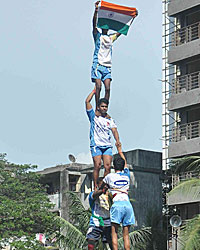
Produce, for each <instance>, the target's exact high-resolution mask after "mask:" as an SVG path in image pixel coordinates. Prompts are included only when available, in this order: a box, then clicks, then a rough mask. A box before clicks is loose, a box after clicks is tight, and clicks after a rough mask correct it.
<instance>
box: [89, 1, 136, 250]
mask: <svg viewBox="0 0 200 250" xmlns="http://www.w3.org/2000/svg"><path fill="white" fill-rule="evenodd" d="M99 5H100V1H97V2H96V3H95V12H94V16H93V38H94V43H95V50H94V55H93V64H92V71H91V79H92V82H94V83H95V87H94V89H93V90H92V92H91V93H90V94H89V95H88V97H87V98H86V100H85V104H86V112H87V115H88V118H89V121H90V150H91V154H92V158H93V163H94V170H93V180H94V191H92V192H91V193H90V195H89V203H90V206H91V209H92V216H91V218H90V226H89V229H88V232H87V236H86V237H87V240H88V250H93V249H94V248H95V244H96V243H97V242H98V241H99V239H100V238H101V239H102V241H103V243H105V244H109V247H110V249H113V250H117V249H118V236H117V233H118V227H119V225H120V224H122V226H123V239H124V248H125V249H126V250H130V240H129V229H130V226H131V225H133V224H134V223H135V216H134V212H133V207H132V205H131V203H130V201H129V197H128V190H129V185H130V172H129V169H128V167H127V163H126V159H125V156H124V154H123V152H122V145H121V142H120V139H119V133H118V130H117V126H116V124H115V122H114V120H113V119H112V118H111V117H110V116H109V115H108V114H107V111H108V105H109V98H110V85H111V81H112V77H111V57H112V45H113V43H114V42H115V41H116V40H117V39H118V38H119V36H120V35H121V34H122V33H123V32H124V29H126V28H127V26H126V27H122V28H121V30H119V31H118V32H116V33H114V34H111V35H109V34H108V30H109V27H110V26H109V25H107V23H109V20H105V19H104V18H105V15H106V14H108V17H109V15H110V17H113V15H115V14H116V16H117V17H118V16H119V18H121V19H123V20H125V19H126V20H127V18H129V19H131V21H130V24H131V23H132V21H133V19H134V18H135V17H136V16H137V10H136V9H135V8H130V7H125V6H120V5H116V4H111V3H107V2H105V1H101V5H100V6H99ZM113 10H115V11H116V12H114V13H113ZM106 12H108V13H106ZM127 13H128V15H129V17H126V16H123V14H127ZM98 15H99V16H98ZM102 17H103V18H102ZM97 19H98V25H97ZM129 19H128V20H129ZM102 20H104V21H102ZM112 22H113V20H112ZM97 26H98V27H99V26H100V27H101V30H100V29H99V28H97ZM125 32H127V31H125ZM123 34H126V33H123ZM102 82H103V84H104V86H105V97H104V98H100V92H101V85H102ZM94 96H95V102H96V108H95V110H94V109H93V107H92V105H91V100H92V99H93V97H94ZM111 134H113V137H114V139H115V141H116V143H115V145H116V148H117V150H118V157H116V158H115V159H114V161H113V166H114V171H115V173H110V170H111V163H112V144H111ZM101 160H103V165H104V177H99V171H100V168H101Z"/></svg>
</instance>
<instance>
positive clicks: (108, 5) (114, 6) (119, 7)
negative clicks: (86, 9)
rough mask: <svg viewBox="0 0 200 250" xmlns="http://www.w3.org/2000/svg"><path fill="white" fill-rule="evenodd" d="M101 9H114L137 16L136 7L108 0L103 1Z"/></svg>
mask: <svg viewBox="0 0 200 250" xmlns="http://www.w3.org/2000/svg"><path fill="white" fill-rule="evenodd" d="M100 9H103V10H110V11H113V12H118V13H121V14H124V15H128V16H132V17H135V16H136V12H137V10H136V8H132V7H126V6H122V5H118V4H113V3H108V2H105V1H101V6H100Z"/></svg>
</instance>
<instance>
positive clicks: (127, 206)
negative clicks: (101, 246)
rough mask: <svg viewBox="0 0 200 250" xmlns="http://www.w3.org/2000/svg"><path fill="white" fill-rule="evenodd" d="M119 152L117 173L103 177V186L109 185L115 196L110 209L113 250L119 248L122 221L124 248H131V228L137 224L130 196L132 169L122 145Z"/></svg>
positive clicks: (115, 161)
mask: <svg viewBox="0 0 200 250" xmlns="http://www.w3.org/2000/svg"><path fill="white" fill-rule="evenodd" d="M118 152H119V155H120V156H118V157H117V158H115V159H114V161H113V165H114V170H115V173H110V174H108V175H107V176H106V177H105V178H104V179H103V185H102V187H101V188H104V186H106V185H107V186H108V187H109V189H110V192H111V193H112V196H113V205H112V207H111V209H110V219H111V227H112V245H113V250H118V237H117V233H118V227H119V225H120V223H122V226H123V239H124V249H125V250H130V239H129V229H130V226H131V225H133V224H135V216H134V212H133V207H132V205H131V203H130V201H129V197H128V190H129V185H130V171H129V169H128V167H127V164H126V159H125V156H124V154H123V152H122V150H121V146H119V147H118Z"/></svg>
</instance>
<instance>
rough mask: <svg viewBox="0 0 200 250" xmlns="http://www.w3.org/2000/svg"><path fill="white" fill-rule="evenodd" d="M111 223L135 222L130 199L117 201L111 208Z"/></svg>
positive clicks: (131, 223)
mask: <svg viewBox="0 0 200 250" xmlns="http://www.w3.org/2000/svg"><path fill="white" fill-rule="evenodd" d="M110 218H111V223H116V224H120V223H122V225H123V226H129V225H133V224H135V216H134V212H133V207H132V205H131V203H130V201H115V202H114V203H113V205H112V207H111V209H110Z"/></svg>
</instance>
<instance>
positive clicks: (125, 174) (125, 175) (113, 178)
mask: <svg viewBox="0 0 200 250" xmlns="http://www.w3.org/2000/svg"><path fill="white" fill-rule="evenodd" d="M103 182H105V183H106V184H108V186H109V188H110V192H111V193H112V195H113V196H114V198H113V202H115V201H129V198H128V190H129V186H130V171H129V169H128V168H125V169H124V171H122V172H118V173H110V174H108V175H106V177H105V178H104V179H103ZM118 190H119V191H118Z"/></svg>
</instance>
